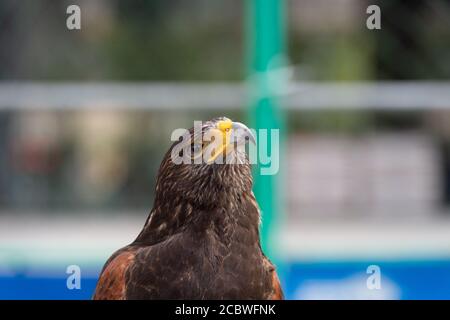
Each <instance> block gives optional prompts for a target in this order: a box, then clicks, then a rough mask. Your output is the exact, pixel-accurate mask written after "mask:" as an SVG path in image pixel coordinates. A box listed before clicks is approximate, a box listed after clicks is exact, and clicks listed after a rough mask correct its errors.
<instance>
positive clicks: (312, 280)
mask: <svg viewBox="0 0 450 320" xmlns="http://www.w3.org/2000/svg"><path fill="white" fill-rule="evenodd" d="M369 265H378V266H379V267H380V269H381V285H382V287H381V289H380V290H369V289H368V288H367V286H366V279H367V277H368V276H370V275H368V274H367V273H366V269H367V267H368V266H369ZM82 270H83V274H82V278H81V289H73V290H69V289H67V286H66V280H67V276H68V275H67V274H66V273H65V270H64V268H62V269H61V270H56V271H55V270H34V271H33V272H29V271H28V272H27V271H25V270H16V271H14V272H12V273H11V271H10V272H9V274H2V273H0V299H90V298H91V296H92V293H93V290H94V288H95V284H96V281H97V277H96V275H97V274H98V270H97V269H95V270H93V269H90V270H88V272H86V270H84V269H82ZM283 270H284V277H283V278H284V284H283V287H284V290H285V293H286V297H287V298H288V299H295V298H304V299H305V298H316V299H327V298H341V299H342V298H344V299H345V298H347V299H349V298H366V299H450V261H447V260H442V261H440V260H435V261H406V262H382V261H378V262H376V261H370V262H326V263H325V262H321V263H287V264H285V266H284V268H283Z"/></svg>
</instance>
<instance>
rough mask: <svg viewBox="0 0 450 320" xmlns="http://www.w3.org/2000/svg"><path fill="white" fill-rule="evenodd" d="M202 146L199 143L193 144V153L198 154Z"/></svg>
mask: <svg viewBox="0 0 450 320" xmlns="http://www.w3.org/2000/svg"><path fill="white" fill-rule="evenodd" d="M201 148H202V146H201V145H200V144H198V143H196V144H193V145H191V154H196V153H198V152H199V151H200V150H201Z"/></svg>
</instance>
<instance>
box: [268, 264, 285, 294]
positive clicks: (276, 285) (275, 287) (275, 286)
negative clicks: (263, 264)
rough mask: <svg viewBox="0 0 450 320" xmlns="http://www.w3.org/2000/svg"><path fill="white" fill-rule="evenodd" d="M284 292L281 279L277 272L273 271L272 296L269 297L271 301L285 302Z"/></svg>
mask: <svg viewBox="0 0 450 320" xmlns="http://www.w3.org/2000/svg"><path fill="white" fill-rule="evenodd" d="M283 299H284V295H283V290H282V289H281V284H280V279H278V275H277V272H276V271H275V270H273V271H272V294H271V295H270V296H269V300H283Z"/></svg>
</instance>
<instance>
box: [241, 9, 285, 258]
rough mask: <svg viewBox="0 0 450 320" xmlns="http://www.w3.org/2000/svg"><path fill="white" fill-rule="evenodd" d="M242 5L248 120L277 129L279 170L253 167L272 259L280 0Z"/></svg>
mask: <svg viewBox="0 0 450 320" xmlns="http://www.w3.org/2000/svg"><path fill="white" fill-rule="evenodd" d="M246 5H247V7H246V23H247V37H246V42H247V48H246V49H247V61H248V68H249V71H248V72H249V74H248V75H249V81H248V85H249V88H250V90H249V97H250V101H249V104H250V108H249V118H250V121H249V122H250V124H251V126H252V127H253V128H255V129H257V130H258V129H267V130H268V133H270V130H271V129H279V133H280V149H279V151H280V172H279V173H278V174H276V175H261V170H260V169H261V166H263V165H262V164H258V165H257V166H255V168H254V182H255V183H254V193H255V196H256V199H257V200H258V203H259V205H260V208H261V212H262V225H261V242H262V246H263V249H264V252H265V253H266V254H267V255H268V256H269V257H270V258H271V259H272V260H276V259H277V254H276V253H277V251H278V250H277V248H276V243H275V239H274V235H275V234H276V228H277V224H278V222H279V220H280V215H281V214H282V210H283V208H282V206H281V196H282V190H281V187H282V185H281V184H280V182H279V180H280V176H281V168H282V165H281V164H282V160H283V157H282V155H283V152H282V151H283V140H284V139H283V136H284V129H285V125H284V122H285V121H284V117H283V114H282V111H281V110H280V107H279V102H278V101H277V100H278V99H277V98H278V96H277V92H275V91H274V90H275V88H279V87H280V85H279V84H280V83H279V82H280V81H283V80H284V79H282V78H279V77H278V76H277V75H279V74H280V72H278V73H277V71H276V70H277V69H278V70H279V68H280V67H283V65H284V64H285V62H286V58H285V11H284V1H283V0H246ZM281 84H282V83H281ZM269 136H270V134H269ZM268 145H269V148H268V154H272V152H277V150H270V143H269V144H268Z"/></svg>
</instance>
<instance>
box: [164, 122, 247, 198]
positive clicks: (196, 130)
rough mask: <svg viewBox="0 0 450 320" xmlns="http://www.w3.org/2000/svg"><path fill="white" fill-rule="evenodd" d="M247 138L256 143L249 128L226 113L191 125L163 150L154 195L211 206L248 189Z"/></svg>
mask: <svg viewBox="0 0 450 320" xmlns="http://www.w3.org/2000/svg"><path fill="white" fill-rule="evenodd" d="M248 142H253V143H255V136H254V135H253V133H252V131H251V130H250V129H249V128H248V127H247V126H245V125H244V124H242V123H240V122H233V121H231V120H230V119H228V118H225V117H220V118H215V119H212V120H209V121H206V122H203V123H202V124H201V125H200V126H194V127H193V128H191V129H190V130H188V131H186V132H185V133H184V134H183V135H182V136H181V137H180V139H179V141H176V142H175V143H174V144H173V145H172V146H171V147H170V149H169V151H168V152H167V153H166V155H165V157H164V159H163V161H162V163H161V167H160V170H159V173H158V178H157V183H156V197H157V198H158V197H160V198H167V197H173V198H182V200H184V201H189V202H190V203H192V204H193V205H195V206H199V207H210V206H213V205H217V204H219V203H221V202H222V200H224V201H225V198H226V197H227V196H230V195H238V194H239V193H242V192H245V191H248V192H250V191H251V188H252V176H251V167H250V163H249V159H248V156H247V154H246V148H245V145H246V144H247V143H248ZM162 193H164V194H162Z"/></svg>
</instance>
